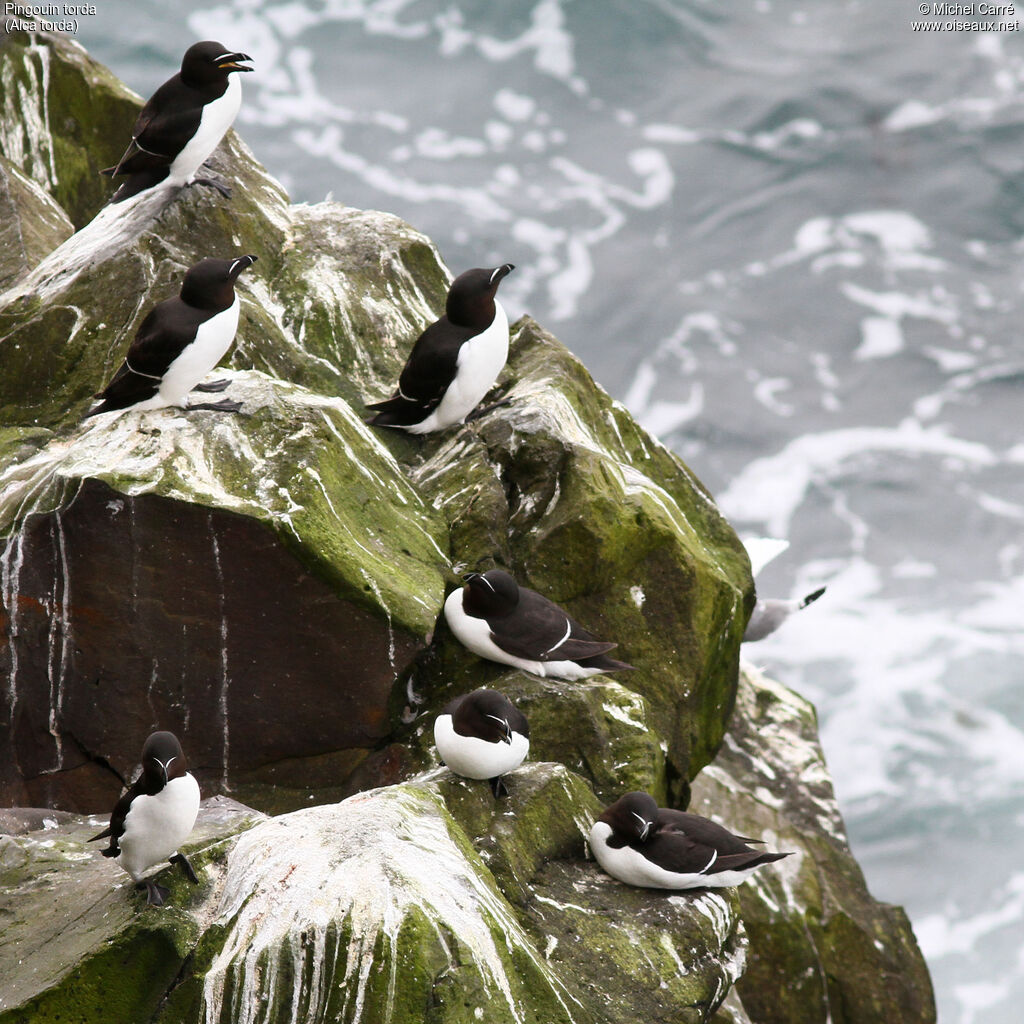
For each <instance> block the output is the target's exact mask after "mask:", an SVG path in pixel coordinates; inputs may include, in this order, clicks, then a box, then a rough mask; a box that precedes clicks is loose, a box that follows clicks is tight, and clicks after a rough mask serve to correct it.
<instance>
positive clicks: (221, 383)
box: [192, 377, 231, 395]
mask: <svg viewBox="0 0 1024 1024" xmlns="http://www.w3.org/2000/svg"><path fill="white" fill-rule="evenodd" d="M230 383H231V381H229V380H228V379H227V377H221V378H220V379H219V380H211V381H210V383H209V384H197V385H196V386H195V387H194V388H193V389H192V390H193V391H201V392H203V394H206V395H213V394H217V393H218V392H221V391H223V390H225V388H227V386H228V385H229V384H230Z"/></svg>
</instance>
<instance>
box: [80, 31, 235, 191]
mask: <svg viewBox="0 0 1024 1024" xmlns="http://www.w3.org/2000/svg"><path fill="white" fill-rule="evenodd" d="M242 60H252V57H249V56H247V55H246V54H244V53H234V52H232V51H231V50H228V49H227V47H225V46H224V45H223V44H221V43H216V42H213V41H212V40H207V41H206V42H202V43H196V44H195V45H194V46H190V47H189V48H188V49H187V50H186V51H185V56H184V57H183V58H182V61H181V70H180V71H179V72H178V73H177V74H176V75H175V76H174V77H173V78H169V79H168V80H167V81H166V82H164V84H163V85H161V86H160V88H159V89H157V91H156V92H155V93H153V95H152V96H151V97H150V98H149V100H148V101H147V102H146V105H145V106H144V107H143V108H142V112H141V113H140V114H139V117H138V120H137V121H136V122H135V127H134V128H133V129H132V141H131V142H130V143H129V144H128V148H127V149H126V150H125V151H124V156H122V157H121V159H120V160H118V162H117V164H116V165H115V166H113V167H108V168H106V170H103V171H100V173H101V174H106V175H108V176H109V177H111V178H113V177H116V176H119V175H122V174H127V175H128V180H127V181H125V182H123V183H122V185H121V187H120V188H119V189H118V190H117V191H116V192H115V193H114V195H113V196H112V197H111V200H110V201H111V202H112V203H120V202H123V201H124V200H125V199H129V198H131V197H132V196H134V195H137V194H138V193H139V192H141V191H142V190H143V189H147V188H152V187H153V186H154V185H159V184H160V183H161V182H163V183H165V184H167V185H191V184H192V183H193V182H194V181H195V182H198V183H199V184H202V185H211V186H212V187H214V188H216V189H217V190H218V191H220V192H221V193H223V194H224V195H225V196H230V195H231V191H230V189H228V188H227V187H226V186H224V185H223V184H221V183H220V182H219V181H214V180H213V179H211V178H196V177H195V173H196V171H198V170H199V168H200V167H201V166H202V164H203V162H204V161H205V160H206V158H207V157H208V156H209V155H210V154H211V153H212V152H213V151H214V150H215V149H216V148H217V144H218V143H219V142H220V140H221V139H222V138H223V137H224V133H225V132H226V131H227V130H228V129H229V128H230V127H231V124H232V122H233V121H234V120H235V115H236V114H237V113H238V108H239V107H240V106H241V103H242V84H241V82H240V81H239V79H237V78H232V77H231V74H232V72H234V71H252V68H247V67H245V66H244V65H243V64H239V63H238V62H239V61H242Z"/></svg>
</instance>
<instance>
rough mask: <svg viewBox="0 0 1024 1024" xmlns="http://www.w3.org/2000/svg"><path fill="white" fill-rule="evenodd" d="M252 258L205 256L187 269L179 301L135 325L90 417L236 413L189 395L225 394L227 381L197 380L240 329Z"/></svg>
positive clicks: (231, 406) (233, 406)
mask: <svg viewBox="0 0 1024 1024" xmlns="http://www.w3.org/2000/svg"><path fill="white" fill-rule="evenodd" d="M255 262H256V257H255V256H239V257H238V258H237V259H233V260H218V259H213V258H212V257H211V258H208V259H205V260H200V261H199V262H198V263H197V264H196V265H195V266H194V267H190V268H189V270H188V272H187V273H186V274H185V280H184V281H183V282H182V285H181V294H180V295H179V296H178V297H177V298H173V299H165V300H164V301H163V302H160V303H158V304H157V305H156V306H154V307H153V308H152V309H151V310H150V311H149V313H148V314H147V316H146V318H145V319H144V320H143V321H142V323H141V325H140V326H139V329H138V332H137V333H136V335H135V340H134V341H133V342H132V344H131V348H129V349H128V355H127V356H125V360H124V362H123V363H122V364H121V368H120V369H119V370H118V371H117V373H116V374H114V378H113V380H111V382H110V383H109V384H108V385H107V386H106V387H105V388H104V389H103V390H102V391H101V392H99V394H97V395H96V397H97V398H102V399H103V401H102V402H101V403H100V404H99V405H97V406H95V408H93V409H91V410H90V411H89V413H88V415H89V416H96V415H98V414H99V413H101V412H110V411H111V410H112V409H127V408H128V407H129V406H131V407H134V408H136V409H163V408H164V407H166V406H168V405H178V406H181V408H183V409H214V410H216V411H218V412H238V410H239V409H240V408H241V404H240V403H239V402H232V401H229V400H228V399H224V400H222V401H220V402H197V403H193V404H191V405H190V404H189V401H188V394H189V392H190V391H193V390H195V391H207V392H209V391H223V390H224V388H226V387H227V381H214V382H211V383H209V384H200V383H199V382H200V381H201V380H202V379H203V378H204V377H205V376H206V375H207V374H208V373H209V372H210V371H211V370H212V369H213V368H214V367H215V366H216V365H217V364H218V363H219V362H220V361H221V359H222V358H223V356H224V353H225V352H227V350H228V349H229V348H230V347H231V342H232V341H233V340H234V337H235V330H236V329H237V327H238V296H237V295H236V294H235V281H236V280H237V279H238V275H239V274H240V273H241V272H242V271H243V270H245V269H246V268H247V267H251V266H252V265H253V264H254V263H255Z"/></svg>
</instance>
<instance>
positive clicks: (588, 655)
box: [444, 569, 633, 679]
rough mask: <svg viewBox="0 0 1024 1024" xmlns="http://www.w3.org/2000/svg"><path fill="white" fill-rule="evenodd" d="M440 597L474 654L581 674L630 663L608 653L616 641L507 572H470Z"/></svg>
mask: <svg viewBox="0 0 1024 1024" xmlns="http://www.w3.org/2000/svg"><path fill="white" fill-rule="evenodd" d="M463 581H464V583H465V586H464V587H463V588H462V589H460V590H453V591H452V592H451V593H450V594H449V595H448V597H447V599H446V600H445V603H444V617H445V619H447V621H448V625H449V626H450V627H451V631H452V632H453V633H454V634H455V636H456V637H457V638H458V639H459V640H460V641H461V642H462V644H463V645H464V646H466V647H468V648H469V649H470V650H471V651H472V652H473V653H474V654H479V655H480V657H482V658H487V659H488V660H490V661H498V662H501V663H502V664H503V665H512V666H514V667H515V668H521V669H523V670H525V671H526V672H532V673H533V674H534V675H537V676H548V677H553V678H556V679H586V678H588V677H589V676H593V675H597V674H598V673H601V672H617V671H620V670H621V669H630V668H632V667H633V666H632V665H627V664H626V663H625V662H624V661H616V660H615V659H614V658H609V657H607V654H608V652H609V651H610V650H612V649H613V648H615V647H617V646H618V645H617V644H615V643H609V642H606V641H603V640H596V639H595V638H594V636H593V634H591V633H588V632H587V631H586V630H585V629H584V628H583V627H582V626H581V625H580V624H579V623H578V622H576V620H575V619H573V618H572V617H571V616H570V615H568V613H566V612H564V611H562V609H561V608H559V607H558V605H556V604H554V603H552V602H551V601H549V600H548V599H547V598H546V597H543V596H542V595H541V594H538V593H537V592H536V591H535V590H530V589H529V588H528V587H521V586H519V584H518V583H516V581H515V579H514V578H513V577H512V576H510V575H509V574H508V573H507V572H502V570H500V569H491V570H490V572H485V573H478V572H471V573H470V574H469V575H468V576H464V577H463Z"/></svg>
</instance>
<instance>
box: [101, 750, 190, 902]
mask: <svg viewBox="0 0 1024 1024" xmlns="http://www.w3.org/2000/svg"><path fill="white" fill-rule="evenodd" d="M198 814H199V785H198V783H197V782H196V780H195V779H194V778H192V776H191V774H190V773H189V771H188V762H187V761H186V760H185V755H184V754H183V753H182V750H181V744H180V743H179V742H178V739H177V737H176V736H175V735H174V733H172V732H155V733H153V734H152V735H151V736H150V737H149V739H148V740H146V745H145V746H144V747H143V748H142V774H141V775H140V776H139V778H138V779H137V780H136V781H135V782H134V783H133V784H132V786H131V788H130V789H129V790H128V792H127V793H125V795H124V796H123V797H121V799H120V800H118V802H117V805H116V806H115V807H114V813H113V814H112V815H111V816H110V827H109V828H106V829H104V830H103V831H102V832H101V833H100V834H99V835H98V836H93V837H92V839H90V840H89V842H91V843H92V842H96V840H98V839H106V838H107V837H108V836H109V837H110V845H109V846H108V847H107V849H105V850H103V851H102V852H103V856H104V857H116V858H117V862H118V863H119V864H120V865H121V867H123V868H124V869H125V871H127V872H128V874H129V875H131V876H132V880H133V881H134V882H135V888H136V889H139V890H142V889H145V890H146V900H147V902H148V903H151V904H153V905H154V906H158V907H160V906H163V903H164V900H166V899H167V890H166V889H165V888H163V886H160V885H157V884H156V882H154V881H153V880H152V879H151V878H143V877H142V876H143V875H144V874H145V873H146V872H147V871H148V870H149V869H150V868H151V867H154V866H155V865H157V864H160V863H162V862H163V861H165V860H168V861H170V863H171V864H177V865H179V866H180V867H181V870H182V871H183V872H184V873H185V875H186V876H187V878H188V880H189V881H190V882H192V883H194V884H198V882H199V879H198V878H196V873H195V872H194V871H193V870H192V865H191V864H189V862H188V860H187V859H186V857H185V855H184V854H182V853H179V852H178V847H179V846H180V845H181V843H183V842H184V841H185V839H186V838H187V837H188V834H189V833H190V832H191V831H192V826H193V825H195V823H196V816H197V815H198Z"/></svg>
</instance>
